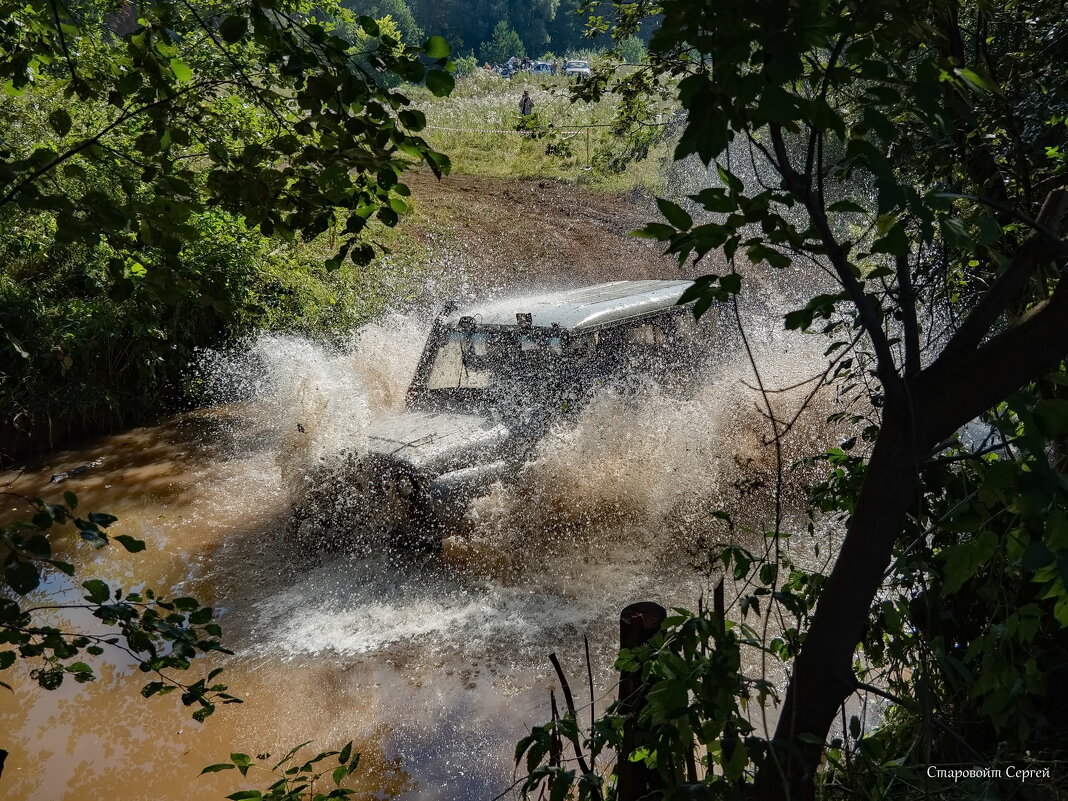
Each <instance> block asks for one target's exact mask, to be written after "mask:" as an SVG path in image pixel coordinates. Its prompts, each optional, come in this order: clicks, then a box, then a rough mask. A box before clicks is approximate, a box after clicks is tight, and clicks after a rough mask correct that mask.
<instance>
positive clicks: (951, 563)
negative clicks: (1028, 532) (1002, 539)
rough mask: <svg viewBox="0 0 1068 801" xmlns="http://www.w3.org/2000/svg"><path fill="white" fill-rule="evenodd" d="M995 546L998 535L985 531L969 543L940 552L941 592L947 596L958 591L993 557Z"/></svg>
mask: <svg viewBox="0 0 1068 801" xmlns="http://www.w3.org/2000/svg"><path fill="white" fill-rule="evenodd" d="M997 545H998V535H997V534H995V533H994V532H993V531H991V530H990V529H985V530H984V531H982V532H981V533H980V534H979V536H978V537H976V538H975V539H974V540H972V541H971V542H965V543H962V544H960V545H954V546H952V547H950V548H946V549H945V550H944V551H942V553H941V554H940V555H939V556H940V558H941V559H942V561H943V562H944V564H945V576H946V580H945V585H944V586H943V588H942V591H943V592H944V593H945V594H946V595H949V594H951V593H954V592H956V591H957V590H959V589H960V588H961V587H962V586H963V584H964V582H965V581H967V580H968V579H970V578H971V577H972V576H974V575H975V574H976V572H977V571H978V570H979V568H980V566H982V565H983V564H984V563H985V562H987V561H988V560H989V559H990V557H991V556H993V555H994V551H995V550H996V549H997Z"/></svg>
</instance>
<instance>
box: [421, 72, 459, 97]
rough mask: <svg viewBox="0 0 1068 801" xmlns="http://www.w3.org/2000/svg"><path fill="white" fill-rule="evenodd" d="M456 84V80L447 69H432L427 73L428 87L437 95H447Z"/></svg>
mask: <svg viewBox="0 0 1068 801" xmlns="http://www.w3.org/2000/svg"><path fill="white" fill-rule="evenodd" d="M454 86H456V81H455V80H454V79H453V77H452V76H451V75H449V73H447V72H445V70H431V71H430V72H428V73H427V74H426V88H427V89H429V90H430V91H431V93H433V95H434V96H435V97H447V96H448V95H449V94H450V93H451V92H452V90H453V87H454Z"/></svg>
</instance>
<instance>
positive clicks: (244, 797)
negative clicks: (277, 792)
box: [226, 790, 263, 801]
mask: <svg viewBox="0 0 1068 801" xmlns="http://www.w3.org/2000/svg"><path fill="white" fill-rule="evenodd" d="M226 797H227V798H229V799H232V801H260V800H261V799H262V798H263V793H261V792H260V791H259V790H238V791H237V792H236V793H230V795H228V796H226Z"/></svg>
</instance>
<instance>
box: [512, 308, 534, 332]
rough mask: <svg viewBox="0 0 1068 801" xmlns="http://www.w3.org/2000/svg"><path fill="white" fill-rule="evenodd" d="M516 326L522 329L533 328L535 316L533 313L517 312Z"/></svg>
mask: <svg viewBox="0 0 1068 801" xmlns="http://www.w3.org/2000/svg"><path fill="white" fill-rule="evenodd" d="M515 324H516V325H518V326H519V327H520V328H533V327H534V314H533V313H532V312H517V313H516V315H515Z"/></svg>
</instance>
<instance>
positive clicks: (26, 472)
mask: <svg viewBox="0 0 1068 801" xmlns="http://www.w3.org/2000/svg"><path fill="white" fill-rule="evenodd" d="M424 333H425V323H424V322H422V321H418V320H414V319H412V318H409V317H394V318H389V319H387V320H385V321H383V322H381V323H379V324H376V325H373V326H369V327H368V328H366V329H364V330H363V331H362V332H360V334H359V336H358V337H357V338H356V339H354V341H353V342H352V343H350V344H349V345H348V346H346V347H341V348H325V347H323V346H320V345H316V344H314V343H311V342H308V341H306V340H302V339H300V338H297V337H285V336H263V337H260V338H259V339H258V340H256V341H255V342H253V343H250V345H249V347H248V348H246V349H244V350H243V351H241V352H239V353H237V354H230V355H229V356H227V357H225V358H222V357H220V358H217V359H215V360H214V361H211V363H210V364H209V365H208V366H207V367H205V368H204V372H205V375H207V376H208V378H209V383H212V382H214V384H215V385H216V390H215V398H216V399H217V400H219V401H220V402H219V403H217V404H214V405H212V406H209V407H208V408H205V409H203V410H200V411H197V412H192V413H188V414H185V415H180V416H177V417H174V418H171V419H168V420H165V421H163V422H161V423H160V424H158V425H154V426H149V427H144V428H139V429H134V430H131V431H127V432H125V433H122V434H118V435H115V436H112V437H108V438H105V439H103V440H101V441H99V442H97V443H95V444H93V445H91V446H89V447H86V448H84V449H81V450H76V451H66V452H62V453H58V454H55V455H54V456H53V457H52V458H50V459H49V460H48V463H47V464H38V465H34V466H32V468H26V469H23V470H21V471H13V472H9V473H7V474H4V475H3V476H0V485H4V491H6V492H11V493H19V494H23V495H27V496H41V497H45V498H49V497H55V496H58V495H59V494H60V492H62V491H67V490H70V491H73V492H75V493H76V494H77V495H78V497H79V509H81V510H98V511H107V512H110V513H112V514H114V515H116V516H117V517H118V518H119V522H118V523H117V524H116V525H115V526H114V528H113V531H114V532H115V533H128V534H132V535H134V536H136V537H138V538H140V539H143V540H145V541H146V543H147V545H148V548H147V550H146V551H144V552H142V553H139V554H127V553H125V552H123V551H121V550H120V549H118V548H106V549H102V550H100V551H97V552H93V553H91V552H90V551H89V549H88V548H86V547H83V546H80V545H78V544H76V543H74V542H71V541H68V542H65V543H63V544H62V545H61V548H62V549H63V550H64V551H65V552H68V553H71V554H73V556H72V559H76V560H77V563H78V565H79V576H78V580H79V581H80V580H84V579H86V578H89V577H97V578H101V579H103V580H105V581H107V582H108V583H109V584H110V585H112V586H113V587H114V586H122V587H124V588H127V589H132V588H140V587H153V588H156V589H157V590H160V591H164V590H168V591H169V592H170V593H171V594H172V595H192V596H194V597H196V598H198V599H200V600H201V601H202V602H205V603H209V602H210V603H212V604H213V605H215V606H216V607H217V608H218V609H219V610H220V620H219V622H220V623H221V624H222V626H223V629H224V641H225V643H226V644H227V645H228V647H230V648H231V649H232V650H233V651H234V652H235V653H234V655H233V656H217V657H211V658H210V659H205V660H203V662H202V663H201V664H199V665H197V666H196V667H195V669H194V671H193V673H194V674H195V675H201V674H202V673H204V672H206V671H207V670H209V669H210V668H212V667H214V666H220V667H223V668H224V669H225V672H224V674H223V678H224V679H225V680H226V682H227V683H228V684H229V686H230V688H231V691H232V692H234V693H235V694H237V695H239V696H241V697H242V698H243V699H244V703H243V704H241V705H235V706H228V707H220V708H219V709H218V710H217V712H216V713H215V714H214V715H213V716H212V717H210V718H208V720H207V721H206V722H205V723H204V724H198V723H196V722H194V721H192V720H191V719H190V717H189V711H190V710H188V709H187V708H184V707H182V705H181V704H180V702H179V701H178V699H177V698H175V697H174V696H173V695H172V696H167V697H165V698H153V699H149V700H145V699H143V698H141V696H140V695H139V692H138V691H139V689H140V687H141V686H142V685H143V684H144V682H145V677H144V674H142V673H140V672H139V671H137V670H136V669H135V667H134V666H133V665H132V663H131V662H130V660H128V659H125V658H123V657H122V655H121V654H116V653H107V654H105V655H104V656H103V657H99V658H97V660H96V662H95V664H96V665H97V666H98V674H99V677H98V679H97V680H96V681H94V682H92V683H89V684H85V685H78V684H75V683H74V682H66V683H64V685H63V686H62V687H61V688H60V689H59V690H57V691H52V692H47V691H43V690H40V689H38V688H37V687H36V686H35V684H34V682H33V681H32V680H31V678H30V677H29V675H28V672H27V670H26V668H25V667H23V666H20V667H18V668H17V669H13V670H9V671H6V672H5V674H6V675H5V676H4V679H5V680H6V681H8V682H9V683H11V684H12V685H13V692H11V693H7V692H4V693H2V694H0V728H2V730H3V731H4V737H3V740H4V742H3V743H2V747H4V748H7V749H8V750H9V751H10V756H9V757H8V759H7V764H6V767H5V770H4V774H3V776H2V778H0V796H2V797H3V798H5V799H7V798H11V799H23V798H26V799H30V798H33V799H56V800H57V801H59V800H60V799H62V800H64V801H75V800H77V799H91V798H109V799H116V801H126V800H127V799H129V800H130V801H133V800H134V799H144V798H153V799H158V800H159V801H170V800H171V799H173V800H174V801H178V799H183V801H184V799H188V798H190V797H197V798H205V799H206V798H221V797H222V796H224V795H225V794H226V793H229V792H233V791H234V790H235V789H239V788H245V787H257V786H258V787H263V786H266V784H267V783H269V779H266V777H264V776H261V777H259V778H258V779H256V780H255V781H254V780H253V773H250V775H249V779H248V780H247V781H242V780H241V778H240V777H239V776H237V775H236V772H234V771H231V772H225V773H216V774H210V775H206V776H198V774H199V772H200V770H201V768H203V767H204V766H206V765H208V764H211V763H215V762H219V761H222V760H225V759H226V757H227V755H228V754H229V753H230V752H232V751H241V752H245V753H249V754H262V753H271V754H280V753H282V752H284V750H287V749H288V748H289V747H290V746H292V745H295V744H296V743H298V742H302V741H305V740H312V741H313V744H312V746H310V747H309V748H314V749H327V748H336V747H339V746H340V745H342V744H344V743H345V742H347V741H348V740H355V743H356V748H357V749H358V750H359V751H360V752H361V753H362V762H361V768H360V771H359V773H358V775H357V777H356V781H355V785H354V786H356V787H357V789H358V790H359V791H360V795H358V796H356V797H357V798H420V799H487V801H488V799H492V798H494V797H495V796H497V795H498V794H499V793H501V792H502V791H503V790H505V789H506V788H507V787H508V786H509V785H510V784H511V783H512V781H513V763H512V754H513V749H514V744H515V742H516V741H517V740H518V739H519V738H521V737H522V736H523V734H524V733H525V732H526V731H527V730H528V729H529V727H530V726H531V725H534V724H537V723H541V722H544V721H545V720H547V719H548V717H549V688H550V687H552V686H554V685H555V677H554V675H553V673H552V670H551V668H550V665H549V662H548V658H547V657H548V654H549V653H550V652H555V653H557V654H558V655H559V656H560V658H561V661H562V662H563V664H564V667H565V670H566V671H567V672H568V674H569V675H570V676H571V679H572V685H573V686H574V687H576V688H580V687H581V688H585V684H586V681H585V663H584V659H583V656H582V654H583V636H584V635H585V636H587V637H588V638H589V641H590V645H591V649H592V656H593V669H594V684H595V689H594V695H595V697H596V708H598V709H603V708H604V707H605V706H606V705H607V703H609V702H610V700H611V698H612V693H613V687H614V682H615V676H614V673H613V671H612V668H611V665H612V661H613V659H614V649H615V646H616V637H617V632H618V628H617V627H618V623H617V621H618V612H619V610H620V608H621V607H622V606H624V605H625V604H627V603H630V602H633V601H637V600H646V599H651V600H656V601H659V602H661V603H664V604H666V605H669V606H671V605H683V606H689V607H693V606H695V605H696V603H697V598H698V597H699V595H700V594H701V592H702V591H703V590H704V589H705V587H706V586H707V577H706V576H704V575H702V573H701V572H700V570H698V569H695V568H691V567H689V566H688V565H689V563H690V562H691V557H692V556H693V551H694V543H695V542H697V541H699V540H700V537H706V536H711V534H710V529H709V525H708V519H709V518H708V516H707V513H708V511H709V510H711V509H713V508H718V507H719V506H721V505H723V504H725V503H734V504H735V505H736V506H738V507H739V509H744V508H746V507H749V508H751V509H761V508H766V506H765V504H766V489H767V487H766V481H763V479H762V478H761V477H762V476H764V477H766V474H767V464H768V462H767V458H768V457H767V453H766V451H767V449H766V447H764V446H763V445H762V442H761V433H760V431H761V420H760V417H759V414H758V413H757V412H756V410H755V409H754V407H753V403H752V400H753V399H752V396H751V393H748V391H747V390H745V389H744V387H743V385H742V384H740V383H739V375H735V374H733V373H730V372H729V371H720V372H718V373H717V374H716V378H715V380H710V381H709V382H708V386H707V387H706V388H705V389H703V390H702V391H701V392H699V393H698V396H697V397H695V398H693V399H688V400H683V401H680V400H678V399H675V398H668V397H665V396H662V395H660V394H659V393H658V392H657V391H656V390H655V388H650V390H649V392H648V393H647V395H646V396H645V397H644V398H643V399H642V401H641V402H640V403H637V404H635V403H634V402H633V401H628V400H626V399H624V398H622V397H618V396H614V395H612V394H611V393H607V394H606V395H605V396H604V397H602V398H599V399H598V400H597V401H595V402H594V403H593V404H592V405H591V406H590V407H589V408H588V409H587V410H586V412H585V413H584V414H583V415H582V416H581V417H580V419H579V420H578V422H577V424H576V425H574V426H572V427H570V428H567V429H561V430H559V431H554V432H552V433H551V434H550V436H549V437H547V438H546V440H545V441H544V442H543V443H542V445H541V446H540V447H539V450H538V452H537V454H536V455H535V457H534V458H533V459H532V460H531V462H530V464H528V465H527V466H526V467H525V468H524V470H523V471H522V473H521V475H520V476H519V478H518V480H517V481H516V483H515V484H514V485H511V486H508V487H504V486H497V487H494V488H493V489H491V491H490V492H489V493H487V495H486V496H485V497H483V498H481V499H479V500H478V501H476V502H475V503H473V504H472V506H471V509H470V510H469V513H468V520H467V532H468V533H467V535H466V536H465V537H464V538H462V539H460V538H453V539H450V540H448V541H447V542H446V545H445V548H444V549H443V551H442V552H441V553H439V554H417V553H413V552H410V551H403V550H399V549H391V548H388V547H385V546H383V547H381V548H371V549H368V548H363V549H359V550H356V549H353V548H346V547H344V546H342V547H338V546H337V545H336V544H335V545H328V544H326V543H316V542H314V541H305V540H302V541H296V540H294V539H293V537H292V536H290V534H289V530H290V529H289V527H288V522H289V515H290V511H291V506H292V504H293V502H294V500H295V499H296V498H297V497H298V496H299V494H300V492H301V488H302V486H303V485H304V483H305V482H307V481H309V480H316V478H315V477H316V476H321V475H322V474H323V472H324V471H325V472H326V473H329V470H330V465H331V464H332V460H334V459H335V458H336V455H337V454H338V453H339V452H341V451H344V450H346V449H353V448H354V449H357V450H358V449H359V448H360V447H361V441H362V439H363V437H365V436H366V432H367V430H368V427H369V426H372V425H373V423H374V419H375V418H376V417H377V416H378V415H381V414H385V413H388V412H389V411H391V410H395V409H397V408H399V406H400V404H401V403H402V398H403V392H404V388H405V385H406V383H407V381H408V378H409V376H410V375H411V370H412V367H413V366H414V361H415V359H416V358H417V355H418V352H419V346H420V345H421V342H422V337H423V336H424ZM780 365H781V367H782V370H781V372H782V374H783V376H784V377H783V379H782V383H783V384H784V385H785V384H789V383H791V379H792V377H793V376H795V375H798V374H799V373H800V371H802V370H803V366H802V364H801V360H799V359H798V358H797V354H796V352H795V354H794V355H793V356H791V355H790V354H789V353H786V352H785V351H784V352H783V357H782V359H781V360H780ZM298 425H299V428H298ZM301 429H302V430H301ZM809 444H811V443H802V447H805V446H807V445H809ZM93 460H100V463H99V465H98V466H97V467H95V468H94V469H92V470H90V471H87V472H85V473H83V474H80V475H77V476H75V477H73V478H71V479H69V480H67V481H65V482H63V483H62V484H58V485H49V484H48V481H49V478H50V476H51V475H52V474H54V473H59V472H61V471H63V470H68V469H70V468H72V467H76V466H78V465H81V464H85V463H88V462H90V461H93ZM312 468H314V469H312ZM743 474H744V477H745V479H746V481H741V480H740V478H741V477H742V475H743ZM754 478H755V479H756V481H755V484H754ZM762 482H763V483H762ZM762 486H763V489H761V487H762ZM754 487H755V489H754ZM762 492H764V493H765V494H764V495H761V493H762ZM3 497H4V501H5V503H4V507H5V508H4V514H5V516H6V517H8V518H10V517H12V516H18V515H19V514H20V513H21V510H20V508H19V503H18V501H17V500H16V499H14V498H12V497H11V496H3ZM764 525H766V523H765V524H764ZM79 594H80V593H79V592H78V591H77V590H76V589H75V588H73V587H72V586H71V585H70V584H69V583H68V582H66V580H65V579H64V580H59V579H53V580H52V581H50V582H49V583H48V584H47V585H46V587H45V588H44V589H43V590H42V591H40V592H38V593H37V594H36V598H45V597H47V598H51V599H59V600H65V599H76V598H77V597H78V596H79ZM36 598H35V600H36ZM69 623H70V624H71V625H81V626H91V625H92V619H91V618H90V619H88V620H86V619H78V618H75V619H73V620H71V621H69ZM577 695H578V696H579V703H580V704H586V703H588V700H589V699H588V691H586V690H585V689H583V690H582V691H581V692H578V691H577ZM587 715H588V710H584V711H583V712H582V713H581V716H582V718H583V719H587ZM312 753H315V752H314V751H313V752H312Z"/></svg>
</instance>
